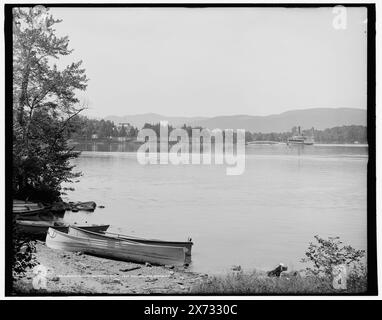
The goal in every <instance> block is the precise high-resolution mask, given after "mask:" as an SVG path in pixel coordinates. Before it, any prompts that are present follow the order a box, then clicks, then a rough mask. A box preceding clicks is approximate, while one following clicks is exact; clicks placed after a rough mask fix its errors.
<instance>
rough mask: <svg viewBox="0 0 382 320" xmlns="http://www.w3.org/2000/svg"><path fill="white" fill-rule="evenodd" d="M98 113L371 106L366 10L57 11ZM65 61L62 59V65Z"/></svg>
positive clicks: (256, 112)
mask: <svg viewBox="0 0 382 320" xmlns="http://www.w3.org/2000/svg"><path fill="white" fill-rule="evenodd" d="M51 13H52V14H53V15H54V16H55V17H56V18H60V19H62V20H63V21H62V22H61V23H60V24H58V25H57V26H56V30H57V32H58V34H59V35H68V36H69V39H70V47H71V48H73V49H74V52H73V53H72V54H71V55H70V56H68V57H65V59H63V61H64V62H65V63H66V64H68V63H70V62H71V61H77V60H83V62H84V67H85V69H86V71H87V75H88V77H89V78H90V81H89V84H88V89H87V91H86V92H85V93H83V94H81V97H82V99H85V100H86V101H87V102H88V105H89V110H88V111H87V114H88V115H90V116H94V117H104V116H107V115H121V116H122V115H131V114H139V113H147V112H154V113H160V114H163V115H167V116H217V115H231V114H250V115H268V114H276V113H281V112H284V111H287V110H292V109H303V108H312V107H351V108H363V109H366V59H367V55H366V41H367V36H366V23H365V20H366V17H367V12H366V9H365V8H348V10H347V28H346V29H345V30H342V29H341V30H337V29H335V28H334V27H333V24H332V22H333V18H334V17H335V14H334V13H333V12H332V9H331V8H322V9H321V8H320V9H310V8H309V9H308V8H307V9H285V8H207V9H187V8H134V9H133V8H82V9H81V8H53V9H51ZM60 64H61V63H60Z"/></svg>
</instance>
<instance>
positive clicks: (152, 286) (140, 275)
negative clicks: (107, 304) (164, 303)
mask: <svg viewBox="0 0 382 320" xmlns="http://www.w3.org/2000/svg"><path fill="white" fill-rule="evenodd" d="M36 259H37V262H38V263H39V264H40V265H42V266H43V270H45V271H46V276H45V279H46V289H38V290H36V289H34V287H33V280H34V279H35V277H36V274H35V273H33V270H29V271H28V272H27V274H26V275H25V276H23V277H22V278H20V279H18V280H17V281H15V282H14V290H15V293H16V294H187V293H189V292H190V290H191V287H192V286H193V285H195V284H197V283H198V282H200V281H202V280H203V279H205V278H206V277H207V275H202V274H197V273H194V272H190V271H188V270H187V268H184V267H180V268H179V267H173V266H166V267H164V266H150V265H144V264H136V263H130V262H123V261H116V260H109V259H104V258H99V257H94V256H90V255H86V254H82V253H72V252H66V251H60V250H53V249H50V248H48V247H46V246H45V244H44V243H42V242H38V243H37V245H36Z"/></svg>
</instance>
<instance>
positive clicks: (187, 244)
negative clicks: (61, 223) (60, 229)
mask: <svg viewBox="0 0 382 320" xmlns="http://www.w3.org/2000/svg"><path fill="white" fill-rule="evenodd" d="M91 231H93V230H81V229H78V228H77V226H72V227H71V228H70V230H69V234H72V235H74V236H77V237H90V238H93V239H101V240H102V239H113V240H119V241H132V242H137V243H142V244H149V245H154V246H165V247H182V248H184V249H185V250H186V251H185V253H186V256H191V249H192V245H193V242H192V241H191V240H190V241H166V240H159V239H145V238H138V237H134V236H128V235H123V234H118V233H112V232H102V233H97V232H91Z"/></svg>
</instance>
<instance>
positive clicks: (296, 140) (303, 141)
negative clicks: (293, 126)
mask: <svg viewBox="0 0 382 320" xmlns="http://www.w3.org/2000/svg"><path fill="white" fill-rule="evenodd" d="M287 144H288V145H294V144H297V145H313V144H314V128H312V130H311V135H310V136H306V135H304V134H303V133H301V128H300V126H299V127H298V133H297V134H296V135H293V136H292V137H291V138H288V140H287Z"/></svg>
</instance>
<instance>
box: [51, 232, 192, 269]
mask: <svg viewBox="0 0 382 320" xmlns="http://www.w3.org/2000/svg"><path fill="white" fill-rule="evenodd" d="M70 229H71V227H69V233H68V234H66V233H63V232H60V231H58V230H55V229H54V228H49V229H48V232H47V234H46V241H45V242H46V245H47V246H48V247H49V248H52V249H60V250H66V251H74V252H75V251H81V252H84V253H88V254H93V255H96V256H101V257H105V258H111V259H117V260H123V261H132V262H140V263H145V262H149V263H151V264H158V265H183V264H184V263H185V258H186V255H185V250H184V248H181V247H164V246H153V245H146V244H141V243H135V242H129V241H118V240H115V239H102V240H101V239H93V238H89V237H86V238H85V237H76V236H73V235H72V234H70V233H71V232H70Z"/></svg>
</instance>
